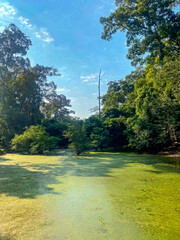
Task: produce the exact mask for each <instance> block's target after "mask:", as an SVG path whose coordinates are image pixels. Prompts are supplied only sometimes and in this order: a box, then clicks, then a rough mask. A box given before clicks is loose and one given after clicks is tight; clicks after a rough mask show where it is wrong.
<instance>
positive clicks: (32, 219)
mask: <svg viewBox="0 0 180 240" xmlns="http://www.w3.org/2000/svg"><path fill="white" fill-rule="evenodd" d="M179 161H180V158H170V157H163V156H156V155H148V154H137V153H89V154H85V155H83V156H79V157H76V156H26V155H17V154H8V155H6V156H3V157H0V213H1V218H0V240H15V239H17V240H20V239H23V240H26V239H27V240H35V239H36V240H37V239H38V240H61V239H62V240H63V239H67V240H81V239H83V240H96V239H98V240H101V239H102V240H104V239H112V240H116V239H117V240H136V239H137V240H157V239H162V240H169V239H171V240H179V239H180V175H179V174H180V168H179Z"/></svg>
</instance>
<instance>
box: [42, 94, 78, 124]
mask: <svg viewBox="0 0 180 240" xmlns="http://www.w3.org/2000/svg"><path fill="white" fill-rule="evenodd" d="M46 99H47V101H46V102H44V104H43V106H42V108H41V111H42V112H43V114H44V116H45V118H47V119H55V120H58V121H63V120H65V119H66V118H67V117H68V116H69V114H71V113H74V111H71V110H69V108H70V107H71V105H70V102H71V100H69V99H67V98H66V96H65V95H63V94H60V95H59V94H57V93H56V92H54V93H52V94H49V95H47V96H46Z"/></svg>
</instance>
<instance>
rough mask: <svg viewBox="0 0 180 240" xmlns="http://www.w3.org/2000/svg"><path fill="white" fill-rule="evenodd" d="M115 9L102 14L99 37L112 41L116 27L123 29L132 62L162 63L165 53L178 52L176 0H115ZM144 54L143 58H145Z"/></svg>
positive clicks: (179, 27) (179, 31) (179, 20)
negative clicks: (102, 27) (101, 29)
mask: <svg viewBox="0 0 180 240" xmlns="http://www.w3.org/2000/svg"><path fill="white" fill-rule="evenodd" d="M115 2H116V6H117V9H116V10H115V11H114V12H113V13H111V14H110V16H109V17H101V19H100V22H101V24H103V26H104V32H103V34H102V38H103V39H105V40H108V41H109V40H111V38H112V35H113V34H114V33H116V32H117V31H118V30H120V31H121V32H126V37H127V42H126V43H127V46H128V47H129V52H128V55H127V57H128V58H129V59H131V60H132V65H137V64H138V63H140V64H143V63H144V61H145V60H147V61H149V62H150V61H151V62H154V61H155V59H156V58H158V59H159V61H160V62H161V61H162V60H163V58H164V56H165V55H170V54H178V53H179V52H180V15H179V13H178V12H176V11H175V6H177V4H178V3H179V0H163V1H162V0H134V1H132V0H116V1H115ZM144 56H145V57H144Z"/></svg>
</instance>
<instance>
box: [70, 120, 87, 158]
mask: <svg viewBox="0 0 180 240" xmlns="http://www.w3.org/2000/svg"><path fill="white" fill-rule="evenodd" d="M65 136H66V137H68V138H69V142H70V146H71V147H73V148H74V149H75V152H76V154H77V155H80V154H81V153H82V152H85V151H86V150H88V149H89V139H88V138H87V135H86V131H85V128H84V124H83V122H82V121H74V123H73V124H71V125H70V126H69V128H68V131H67V132H66V133H65Z"/></svg>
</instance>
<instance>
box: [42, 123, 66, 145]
mask: <svg viewBox="0 0 180 240" xmlns="http://www.w3.org/2000/svg"><path fill="white" fill-rule="evenodd" d="M42 125H43V126H44V127H45V128H46V132H47V133H48V134H49V136H54V137H57V138H58V139H59V140H58V146H59V147H60V148H65V147H67V146H68V138H67V137H65V136H64V132H65V131H67V129H68V124H67V122H59V121H57V120H54V119H50V120H49V119H43V120H42Z"/></svg>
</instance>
